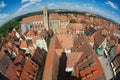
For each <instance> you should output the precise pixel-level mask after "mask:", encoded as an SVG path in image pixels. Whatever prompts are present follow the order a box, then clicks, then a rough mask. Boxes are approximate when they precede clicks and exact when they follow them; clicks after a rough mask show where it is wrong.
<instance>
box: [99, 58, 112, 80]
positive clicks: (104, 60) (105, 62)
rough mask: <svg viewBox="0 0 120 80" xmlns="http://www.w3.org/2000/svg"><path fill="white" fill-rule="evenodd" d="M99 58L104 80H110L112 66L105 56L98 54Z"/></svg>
mask: <svg viewBox="0 0 120 80" xmlns="http://www.w3.org/2000/svg"><path fill="white" fill-rule="evenodd" d="M99 60H100V62H101V65H102V67H103V70H104V73H105V76H106V80H110V79H111V78H112V77H113V71H112V68H111V66H110V64H109V62H108V59H107V58H105V57H104V56H100V57H99Z"/></svg>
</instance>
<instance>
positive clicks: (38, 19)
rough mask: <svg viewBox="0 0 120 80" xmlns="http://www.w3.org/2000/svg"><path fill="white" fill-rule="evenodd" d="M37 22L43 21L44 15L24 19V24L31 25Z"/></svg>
mask: <svg viewBox="0 0 120 80" xmlns="http://www.w3.org/2000/svg"><path fill="white" fill-rule="evenodd" d="M35 21H43V15H35V16H30V17H27V18H23V19H22V24H24V23H31V22H35Z"/></svg>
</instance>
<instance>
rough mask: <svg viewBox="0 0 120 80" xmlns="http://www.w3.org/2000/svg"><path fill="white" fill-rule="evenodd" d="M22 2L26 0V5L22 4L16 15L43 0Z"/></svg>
mask: <svg viewBox="0 0 120 80" xmlns="http://www.w3.org/2000/svg"><path fill="white" fill-rule="evenodd" d="M21 2H22V3H24V2H26V3H25V4H24V5H22V6H21V7H20V8H19V9H18V10H17V11H16V12H15V15H19V14H22V13H25V12H26V11H27V10H28V8H29V7H30V6H31V5H34V4H37V3H38V2H41V0H22V1H21Z"/></svg>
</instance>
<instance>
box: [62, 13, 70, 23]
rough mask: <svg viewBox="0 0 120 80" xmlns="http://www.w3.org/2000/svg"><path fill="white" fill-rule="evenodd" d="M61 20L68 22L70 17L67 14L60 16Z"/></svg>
mask: <svg viewBox="0 0 120 80" xmlns="http://www.w3.org/2000/svg"><path fill="white" fill-rule="evenodd" d="M60 20H61V22H68V21H69V19H68V17H67V16H63V15H62V16H60Z"/></svg>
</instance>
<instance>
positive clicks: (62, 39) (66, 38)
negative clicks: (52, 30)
mask: <svg viewBox="0 0 120 80" xmlns="http://www.w3.org/2000/svg"><path fill="white" fill-rule="evenodd" d="M57 38H58V40H59V43H60V44H61V45H62V47H63V48H64V49H71V48H72V46H73V41H72V36H71V35H69V34H63V35H59V34H58V35H57Z"/></svg>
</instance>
